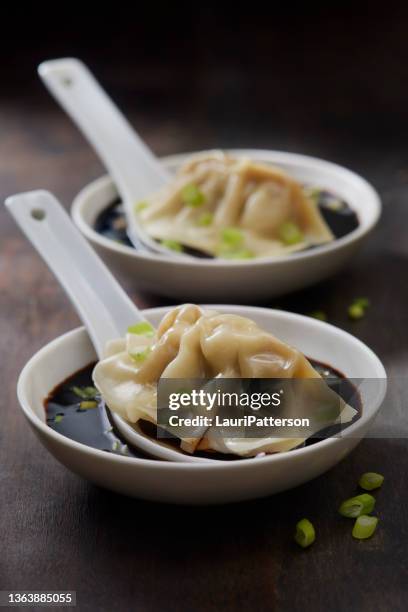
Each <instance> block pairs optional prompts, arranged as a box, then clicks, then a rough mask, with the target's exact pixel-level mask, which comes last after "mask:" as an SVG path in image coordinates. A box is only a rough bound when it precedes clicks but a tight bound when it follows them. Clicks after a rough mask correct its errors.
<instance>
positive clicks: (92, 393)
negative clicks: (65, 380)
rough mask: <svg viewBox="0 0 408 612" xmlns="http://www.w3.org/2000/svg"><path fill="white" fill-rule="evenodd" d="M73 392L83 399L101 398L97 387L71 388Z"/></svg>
mask: <svg viewBox="0 0 408 612" xmlns="http://www.w3.org/2000/svg"><path fill="white" fill-rule="evenodd" d="M71 391H73V392H74V393H75V395H77V396H78V397H80V398H81V399H85V400H87V399H95V397H98V396H99V391H98V389H95V387H71Z"/></svg>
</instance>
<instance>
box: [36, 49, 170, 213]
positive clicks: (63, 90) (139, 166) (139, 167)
mask: <svg viewBox="0 0 408 612" xmlns="http://www.w3.org/2000/svg"><path fill="white" fill-rule="evenodd" d="M38 72H39V75H40V77H41V79H42V80H43V82H44V83H45V85H46V86H47V88H48V89H49V91H50V92H51V94H52V95H53V96H54V97H55V98H56V99H57V100H58V102H59V103H60V104H61V106H62V107H63V108H64V110H65V111H66V112H67V113H68V115H69V116H70V117H71V119H72V120H73V121H74V123H76V125H77V126H78V127H79V129H80V130H81V131H82V132H83V134H84V135H85V137H86V138H87V139H88V140H89V141H90V142H91V144H92V146H93V148H94V149H95V151H96V152H97V153H98V155H99V156H100V157H101V159H102V161H103V162H104V164H105V166H106V167H107V168H108V170H109V173H110V174H111V176H112V177H113V179H114V181H115V183H116V185H117V187H118V190H119V193H120V195H121V196H122V199H123V200H124V201H125V202H129V203H132V205H134V204H135V203H136V202H137V201H138V200H142V199H143V198H145V197H146V196H147V195H149V194H151V193H152V192H154V191H157V189H159V188H160V187H162V186H163V185H164V184H165V183H167V182H169V180H170V178H171V176H170V174H169V173H168V172H167V170H165V169H164V168H163V166H162V164H161V163H160V162H159V160H158V159H157V158H156V157H155V156H154V155H153V153H152V152H151V151H150V149H149V148H148V147H147V146H146V145H145V144H144V142H143V141H142V140H141V138H139V136H138V135H137V134H136V132H135V131H134V129H133V128H132V126H131V125H130V123H129V122H128V121H127V119H126V118H125V117H124V115H123V114H122V113H121V112H120V110H119V109H118V108H117V106H116V105H115V104H114V103H113V102H112V100H111V99H110V98H109V96H108V95H107V94H106V92H105V91H104V90H103V89H102V87H101V86H100V85H99V83H98V82H97V80H96V79H95V77H94V76H93V75H92V73H91V72H90V70H88V68H87V67H86V66H85V64H83V63H82V62H81V61H79V60H78V59H74V58H65V59H58V60H50V61H47V62H43V63H42V64H40V66H39V67H38Z"/></svg>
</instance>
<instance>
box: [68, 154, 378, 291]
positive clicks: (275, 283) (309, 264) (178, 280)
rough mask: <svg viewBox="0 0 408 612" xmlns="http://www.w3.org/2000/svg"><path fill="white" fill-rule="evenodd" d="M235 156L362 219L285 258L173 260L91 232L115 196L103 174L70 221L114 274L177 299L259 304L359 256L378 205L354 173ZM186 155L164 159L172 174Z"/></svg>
mask: <svg viewBox="0 0 408 612" xmlns="http://www.w3.org/2000/svg"><path fill="white" fill-rule="evenodd" d="M229 152H230V153H231V154H232V155H245V156H249V157H251V158H252V159H254V160H256V161H259V162H265V163H271V164H275V165H277V166H279V167H281V168H283V169H284V170H285V171H287V172H288V173H289V174H290V175H291V176H293V177H294V178H295V179H297V180H298V181H300V182H302V183H308V184H312V185H316V186H318V187H322V188H325V189H328V190H329V191H331V192H333V193H334V194H336V195H337V196H339V197H340V198H342V199H344V200H345V201H346V202H347V203H348V204H349V205H350V206H351V208H353V209H354V210H355V211H356V213H357V215H358V217H359V221H360V223H359V227H358V228H356V229H355V230H354V231H352V232H351V233H350V234H348V235H347V236H344V237H342V238H339V239H337V240H334V241H333V242H331V243H328V244H325V245H322V246H319V247H316V248H314V249H311V250H307V251H301V252H299V253H292V254H290V255H287V256H285V257H279V258H263V259H255V260H241V261H237V260H221V259H200V258H189V259H187V258H174V257H173V258H172V257H166V256H163V255H157V254H152V253H148V252H142V251H136V250H135V249H133V248H131V247H128V246H125V245H121V244H119V243H117V242H115V241H113V240H111V239H109V238H106V237H105V236H102V235H101V234H99V233H97V232H96V231H95V230H94V223H95V220H96V218H97V216H98V215H99V213H101V212H102V211H103V210H104V209H105V208H106V207H107V206H108V205H109V204H110V203H112V202H113V201H114V200H115V198H116V197H117V191H116V188H115V186H114V183H113V182H112V180H111V179H110V178H109V177H107V176H105V177H102V178H100V179H98V180H96V181H94V182H92V183H91V184H89V185H88V186H87V187H85V188H84V189H83V190H82V191H81V192H80V193H79V194H78V195H77V197H76V198H75V200H74V202H73V206H72V217H73V219H74V222H75V224H76V225H77V227H78V228H79V229H80V231H81V232H82V233H83V234H84V236H85V237H86V238H87V239H88V240H89V241H90V242H91V244H92V245H93V246H94V247H95V249H96V250H97V251H98V253H99V254H100V255H101V256H102V257H103V259H104V260H105V261H106V263H107V264H108V265H109V266H110V267H111V268H112V269H113V270H114V272H115V273H116V274H118V275H119V276H121V277H122V278H123V279H125V280H127V281H130V282H131V283H133V284H134V286H137V287H138V288H140V289H144V290H148V291H150V292H153V293H156V294H161V295H166V296H169V297H172V298H177V299H178V300H180V301H185V300H188V301H196V302H198V301H210V300H211V301H220V302H227V303H229V302H234V301H236V302H239V303H256V302H259V301H265V300H268V299H270V298H273V297H278V296H281V295H284V294H286V293H289V292H291V291H295V290H298V289H302V288H304V287H307V286H309V285H312V284H314V283H317V282H318V281H321V280H323V279H325V278H328V277H330V276H332V275H333V274H335V273H336V272H337V271H338V270H339V269H340V268H342V267H343V266H344V265H345V264H346V263H347V261H348V260H349V259H350V258H351V257H352V256H353V255H354V254H355V253H356V251H357V249H358V248H359V247H360V246H361V245H362V243H363V242H364V240H365V239H366V238H367V237H368V235H369V233H370V232H371V230H372V229H373V228H374V226H375V225H376V223H377V221H378V219H379V217H380V213H381V202H380V198H379V196H378V194H377V193H376V191H375V190H374V189H373V187H372V186H371V185H370V184H369V183H367V181H365V180H364V179H363V178H361V177H360V176H359V175H357V174H355V173H354V172H351V171H350V170H347V169H346V168H343V167H341V166H338V165H336V164H332V163H330V162H327V161H324V160H320V159H316V158H313V157H307V156H304V155H296V154H293V153H282V152H278V151H261V150H252V149H249V150H242V149H239V150H235V149H234V150H230V151H229ZM190 155H191V154H183V155H176V156H172V157H168V158H165V159H164V160H163V163H164V165H165V166H166V168H167V169H168V170H170V171H172V172H175V171H176V170H177V168H178V167H179V166H180V165H181V164H182V163H183V162H184V161H185V160H186V159H187V158H188V157H189V156H190Z"/></svg>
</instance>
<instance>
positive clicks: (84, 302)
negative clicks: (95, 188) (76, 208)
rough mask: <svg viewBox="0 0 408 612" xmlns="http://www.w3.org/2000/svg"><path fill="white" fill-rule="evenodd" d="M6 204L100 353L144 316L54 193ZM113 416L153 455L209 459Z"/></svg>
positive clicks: (125, 433)
mask: <svg viewBox="0 0 408 612" xmlns="http://www.w3.org/2000/svg"><path fill="white" fill-rule="evenodd" d="M6 206H7V208H8V210H9V211H10V213H11V214H12V216H13V217H14V219H15V221H16V222H17V224H18V225H19V226H20V228H21V229H22V231H23V232H24V234H25V235H26V236H27V238H28V239H29V240H30V242H31V243H32V244H33V245H34V247H35V248H36V250H37V251H38V252H39V254H40V255H41V256H42V258H43V259H44V261H45V263H46V264H47V265H48V266H49V268H50V269H51V270H52V272H53V273H54V275H55V276H56V278H57V279H58V281H59V282H60V284H61V285H62V287H63V288H64V290H65V293H66V294H67V295H68V297H69V298H70V300H71V302H72V304H73V305H74V307H75V308H76V310H77V312H78V314H79V317H80V318H81V320H82V322H83V323H84V325H85V327H86V329H87V331H88V333H89V336H90V338H91V340H92V343H93V345H94V347H95V350H96V353H97V355H98V357H99V358H102V357H103V354H104V349H105V346H106V343H107V342H108V341H109V340H113V339H115V338H120V337H123V336H124V335H125V334H126V331H127V328H128V327H129V326H130V325H134V324H135V323H137V322H139V321H144V320H145V319H144V317H143V316H142V314H141V312H140V311H139V310H138V308H137V307H136V306H135V304H134V303H133V302H132V301H131V300H130V298H129V297H128V296H127V295H126V293H125V292H124V291H123V289H122V287H121V286H120V285H119V284H118V282H117V281H116V280H115V278H114V277H113V276H112V274H111V273H110V272H109V270H108V268H107V267H106V266H105V264H104V263H103V262H102V261H101V259H99V257H98V255H97V254H96V253H95V251H94V250H93V249H92V248H91V247H90V246H89V244H88V243H87V242H86V240H85V238H83V236H82V235H81V234H80V232H79V231H78V230H77V229H76V227H75V226H74V225H73V223H72V221H71V219H70V218H69V216H68V214H67V213H66V211H65V210H64V209H63V207H62V206H61V204H60V203H59V202H58V201H57V200H56V198H55V197H54V196H53V195H52V194H51V193H49V192H48V191H31V192H28V193H22V194H18V195H15V196H11V197H10V198H7V200H6ZM112 418H113V420H114V422H115V425H116V427H117V428H118V430H119V431H120V433H121V434H122V435H123V436H124V437H125V438H126V440H127V441H128V442H130V443H131V444H132V445H133V446H135V447H137V448H139V449H141V450H142V451H143V452H145V453H148V454H149V455H151V456H154V457H158V458H160V459H165V460H168V461H183V462H191V461H200V462H202V461H207V459H203V458H201V457H194V456H190V455H185V454H183V453H182V452H181V451H180V452H179V451H177V450H175V449H173V448H170V447H168V446H166V445H165V444H164V443H161V442H160V441H156V440H152V439H151V438H148V437H147V436H145V435H144V434H143V433H141V432H140V431H136V430H135V429H134V427H131V426H130V425H129V424H128V423H126V421H124V420H123V419H122V418H120V417H119V416H118V415H116V414H114V413H112ZM209 461H212V460H209Z"/></svg>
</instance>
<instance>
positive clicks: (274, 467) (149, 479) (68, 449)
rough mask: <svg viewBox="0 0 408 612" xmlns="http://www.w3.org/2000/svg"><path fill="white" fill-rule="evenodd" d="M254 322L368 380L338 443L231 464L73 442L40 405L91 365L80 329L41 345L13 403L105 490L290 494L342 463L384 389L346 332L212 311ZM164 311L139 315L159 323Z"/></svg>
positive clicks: (255, 311)
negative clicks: (358, 411)
mask: <svg viewBox="0 0 408 612" xmlns="http://www.w3.org/2000/svg"><path fill="white" fill-rule="evenodd" d="M213 308H217V309H218V310H220V311H222V312H233V313H236V314H241V315H244V316H249V317H251V318H252V319H254V320H255V321H256V322H257V323H258V324H259V325H261V326H262V327H263V328H264V329H266V330H268V331H270V332H273V333H275V334H276V335H277V336H278V337H279V338H281V339H282V340H284V341H286V342H288V343H290V344H293V345H295V346H297V347H298V348H299V349H300V350H302V351H303V352H304V353H305V354H307V355H309V356H310V357H313V358H315V359H318V360H320V361H323V362H326V363H329V364H330V365H332V366H334V367H335V368H338V369H339V370H340V371H342V372H343V373H344V374H345V375H346V376H348V377H350V378H351V377H353V378H365V379H370V384H369V385H367V387H366V388H364V389H363V391H362V394H361V395H362V402H363V414H362V417H361V418H360V419H359V420H358V421H357V422H356V423H354V424H353V425H351V426H350V427H349V428H347V429H346V430H345V432H344V433H343V436H342V437H335V438H330V439H327V440H322V441H320V442H317V443H315V444H313V445H310V446H307V447H305V448H300V449H298V450H293V451H290V452H287V453H281V454H276V455H270V456H266V457H260V458H256V459H244V460H241V461H236V462H222V461H219V462H218V461H214V462H209V463H170V462H164V461H158V460H150V459H136V458H133V457H125V456H121V455H115V454H110V453H106V452H104V451H100V450H96V449H93V448H90V447H87V446H84V445H83V444H80V443H77V442H73V441H72V440H70V439H68V438H66V437H64V436H62V435H61V434H59V433H57V432H56V431H54V430H53V429H51V428H50V427H48V426H47V424H46V421H45V412H44V406H43V400H44V398H45V397H46V396H47V395H48V393H49V392H50V390H51V389H53V388H54V387H55V386H56V385H57V384H59V383H60V382H62V381H63V380H65V379H66V378H67V377H68V376H70V375H71V374H73V373H74V372H76V371H77V370H78V369H80V368H82V367H84V366H86V365H87V364H88V363H90V362H91V361H94V360H95V359H96V356H95V352H94V350H93V348H92V345H91V342H90V340H89V337H88V335H87V333H86V331H85V329H84V328H80V329H75V330H73V331H71V332H68V333H67V334H65V335H63V336H60V337H59V338H57V339H56V340H54V341H52V342H50V343H49V344H47V345H46V346H45V347H44V348H42V349H41V350H40V351H39V352H38V353H36V354H35V355H34V356H33V357H32V358H31V359H30V361H29V362H28V363H27V365H26V366H25V368H24V369H23V371H22V373H21V375H20V378H19V381H18V389H17V391H18V398H19V401H20V403H21V406H22V408H23V411H24V414H25V416H26V417H27V419H28V421H29V423H30V425H31V426H32V428H33V429H34V431H35V432H36V434H37V435H38V437H39V438H40V440H41V442H42V444H43V445H44V446H45V447H46V448H47V449H48V450H49V451H50V453H51V454H52V455H54V457H55V458H56V459H58V461H60V462H61V463H62V464H63V465H65V466H66V467H67V468H69V469H70V470H72V471H73V472H75V473H76V474H79V475H80V476H82V477H84V478H86V479H87V480H90V481H91V482H94V483H96V484H98V485H100V486H102V487H106V488H107V489H112V490H113V491H118V492H120V493H124V494H125V495H130V496H133V497H140V498H143V499H149V500H155V501H161V502H171V503H186V504H213V503H225V502H233V501H241V500H246V499H253V498H257V497H262V496H265V495H270V494H272V493H277V492H279V491H283V490H285V489H290V488H291V487H295V486H296V485H299V484H301V483H304V482H307V481H308V480H310V479H312V478H315V477H316V476H318V475H319V474H322V473H323V472H325V471H326V470H328V469H329V468H331V467H332V466H333V465H335V464H336V463H338V462H339V461H340V460H341V459H343V458H344V457H345V456H346V455H347V454H348V453H349V452H350V451H351V450H352V449H353V448H354V447H355V446H356V444H357V443H358V442H359V440H360V439H361V438H362V437H363V436H364V435H365V433H366V432H367V429H368V428H369V426H370V424H371V422H372V420H373V419H374V417H375V415H376V413H377V411H378V410H379V408H380V406H381V403H382V401H383V398H384V394H385V390H386V373H385V370H384V367H383V366H382V364H381V362H380V360H379V359H378V357H377V356H376V355H375V354H374V353H373V352H372V351H371V350H370V349H369V348H368V347H367V346H365V345H364V344H363V343H362V342H360V341H359V340H357V339H356V338H354V337H353V336H351V335H350V334H348V333H346V332H344V331H342V330H341V329H338V328H336V327H333V326H332V325H328V324H327V323H322V322H321V321H316V320H315V319H311V318H308V317H304V316H301V315H296V314H292V313H287V312H282V311H277V310H267V309H263V308H251V307H242V306H214V307H213ZM168 310H169V307H168V308H154V309H151V310H146V311H145V312H144V314H145V316H146V318H147V319H149V320H150V321H151V322H152V323H153V324H154V325H157V324H158V322H159V321H160V319H161V318H162V316H163V315H164V314H165V313H166V312H168Z"/></svg>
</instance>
